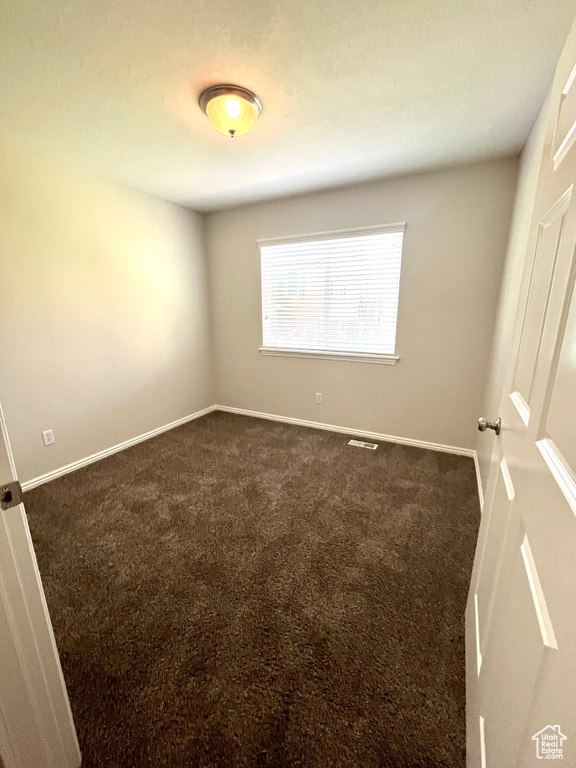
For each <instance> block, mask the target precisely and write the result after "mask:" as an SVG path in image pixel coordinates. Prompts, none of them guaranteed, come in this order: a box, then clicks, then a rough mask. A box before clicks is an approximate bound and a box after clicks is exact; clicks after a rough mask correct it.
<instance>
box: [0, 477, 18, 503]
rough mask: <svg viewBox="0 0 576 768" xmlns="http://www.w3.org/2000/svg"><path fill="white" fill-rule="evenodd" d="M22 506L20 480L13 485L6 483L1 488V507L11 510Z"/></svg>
mask: <svg viewBox="0 0 576 768" xmlns="http://www.w3.org/2000/svg"><path fill="white" fill-rule="evenodd" d="M18 504H22V486H21V485H20V483H19V482H18V480H14V482H13V483H4V484H3V485H1V486H0V507H2V509H10V508H11V507H15V506H17V505H18Z"/></svg>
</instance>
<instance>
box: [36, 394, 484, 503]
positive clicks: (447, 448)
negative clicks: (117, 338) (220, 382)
mask: <svg viewBox="0 0 576 768" xmlns="http://www.w3.org/2000/svg"><path fill="white" fill-rule="evenodd" d="M212 411H224V412H225V413H236V414H239V415H241V416H253V417H254V418H257V419H268V420H270V421H280V422H283V423H285V424H297V425H298V426H301V427H310V428H312V429H324V430H326V431H328V432H339V433H342V434H346V435H355V436H356V437H366V438H370V439H372V440H379V441H381V442H387V443H399V444H400V445H409V446H412V447H414V448H425V449H427V450H430V451H442V452H443V453H455V454H457V455H459V456H470V457H471V458H473V459H474V465H475V468H476V478H477V482H478V495H479V497H480V509H482V507H483V505H484V494H483V492H482V481H481V478H480V468H479V465H478V457H477V455H476V451H475V450H473V449H472V448H460V447H458V446H456V445H443V444H442V443H430V442H427V441H425V440H414V439H412V438H407V437H398V435H384V434H382V433H381V432H368V431H366V430H363V429H354V428H353V427H341V426H338V425H336V424H323V423H321V422H318V421H307V420H305V419H294V418H291V417H290V416H279V415H277V414H274V413H262V412H261V411H249V410H247V409H246V408H231V407H230V406H227V405H211V406H209V407H208V408H203V409H202V410H201V411H196V413H192V414H190V415H189V416H184V418H182V419H178V420H177V421H172V422H171V423H170V424H165V425H164V426H162V427H158V428H157V429H153V430H151V431H150V432H146V433H145V434H143V435H138V437H133V438H131V439H130V440H125V441H124V442H123V443H119V444H118V445H114V446H112V447H111V448H106V449H105V450H103V451H99V452H98V453H94V454H92V455H91V456H86V458H84V459H79V460H78V461H74V462H72V463H71V464H67V465H66V466H64V467H60V468H59V469H55V470H53V471H52V472H47V473H46V474H45V475H40V476H39V477H35V478H33V479H32V480H27V481H26V482H24V483H22V490H23V491H30V490H32V488H37V487H38V486H39V485H42V484H43V483H48V482H49V481H50V480H55V479H56V478H57V477H62V475H67V474H68V473H69V472H74V470H76V469H80V468H81V467H85V466H87V465H88V464H93V463H94V462H95V461H99V460H100V459H104V458H106V456H111V455H112V454H114V453H118V452H119V451H123V450H124V449H125V448H130V447H131V446H133V445H137V444H138V443H141V442H143V441H144V440H149V439H150V438H151V437H155V436H156V435H160V434H162V432H167V431H168V430H170V429H174V428H175V427H179V426H181V425H182V424H186V423H187V422H189V421H194V419H199V418H200V417H201V416H205V415H206V414H208V413H212Z"/></svg>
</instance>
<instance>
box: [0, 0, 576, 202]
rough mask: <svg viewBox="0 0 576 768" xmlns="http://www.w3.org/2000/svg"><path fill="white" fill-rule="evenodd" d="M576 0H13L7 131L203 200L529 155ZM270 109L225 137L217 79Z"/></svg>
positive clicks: (166, 192)
mask: <svg viewBox="0 0 576 768" xmlns="http://www.w3.org/2000/svg"><path fill="white" fill-rule="evenodd" d="M575 15H576V0H346V1H343V0H341V1H340V2H339V1H338V0H4V2H3V3H2V8H1V10H0V133H3V134H4V135H6V136H8V137H10V138H11V139H12V140H15V141H17V142H19V143H20V144H24V145H26V146H28V147H30V148H32V149H34V150H36V151H40V152H42V153H44V154H49V155H52V156H55V157H57V158H61V159H66V160H68V161H70V162H72V163H74V164H75V165H77V166H80V167H82V168H84V169H87V170H89V171H92V172H95V173H98V174H100V175H102V176H105V177H108V178H111V179H114V180H115V181H118V182H120V183H123V184H126V185H129V186H130V187H134V188H137V189H141V190H144V191H146V192H150V193H153V194H155V195H159V196H161V197H164V198H166V199H169V200H174V201H176V202H180V203H183V204H185V205H189V206H191V207H193V208H196V209H198V210H214V209H216V208H220V207H225V206H229V205H233V204H236V203H239V202H244V201H248V200H255V199H261V198H264V197H269V196H277V195H283V194H289V193H294V192H301V191H305V190H311V189H319V188H322V187H326V186H332V185H339V184H345V183H349V182H354V181H360V180H364V179H370V178H375V177H378V176H383V175H388V174H397V173H403V172H406V171H413V170H417V169H422V168H429V167H435V166H440V165H445V164H449V163H456V162H461V161H466V160H476V159H482V158H487V157H495V156H498V155H504V154H509V153H512V152H516V151H518V150H520V149H521V147H522V146H523V144H524V142H525V140H526V137H527V135H528V132H529V129H530V127H531V125H532V123H533V121H534V119H535V116H536V114H537V112H538V109H539V107H540V105H541V103H542V100H543V98H544V95H545V93H546V90H547V87H548V85H549V83H550V80H551V78H552V75H553V71H554V66H555V63H556V60H557V57H558V55H559V53H560V50H561V48H562V44H563V42H564V39H565V37H566V35H567V33H568V30H569V26H570V23H571V21H572V18H573V17H574V16H575ZM218 82H233V83H238V84H240V85H243V86H245V87H248V88H251V89H252V90H254V91H255V92H256V93H257V94H258V95H259V96H260V97H261V99H262V101H263V104H264V112H263V114H262V116H261V118H260V119H259V120H258V122H257V123H256V125H255V127H254V129H253V130H252V131H251V133H249V134H247V135H246V136H243V137H239V138H237V139H228V138H227V137H225V136H222V135H220V134H218V133H216V131H214V129H213V128H212V127H211V126H210V124H209V123H208V120H207V119H206V117H205V115H204V114H203V113H202V112H201V111H200V109H199V107H198V106H197V97H198V94H199V92H200V91H201V90H202V89H203V88H205V87H206V86H207V85H211V84H213V83H218Z"/></svg>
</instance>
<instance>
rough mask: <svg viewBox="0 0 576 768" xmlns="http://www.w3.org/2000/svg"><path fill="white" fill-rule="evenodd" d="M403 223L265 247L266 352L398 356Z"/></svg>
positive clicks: (268, 243) (269, 242) (262, 246)
mask: <svg viewBox="0 0 576 768" xmlns="http://www.w3.org/2000/svg"><path fill="white" fill-rule="evenodd" d="M403 234H404V224H395V225H391V226H386V227H378V228H371V229H365V230H347V231H342V232H329V233H322V234H319V235H310V236H306V237H299V238H294V239H281V240H280V239H279V240H262V241H259V245H260V253H261V263H262V325H263V347H264V349H281V350H294V351H303V352H314V351H315V352H320V353H322V352H324V353H335V352H337V353H349V354H354V353H356V354H372V355H394V352H395V347H396V318H397V315H398V291H399V288H400V263H401V259H402V238H403Z"/></svg>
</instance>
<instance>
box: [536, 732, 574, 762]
mask: <svg viewBox="0 0 576 768" xmlns="http://www.w3.org/2000/svg"><path fill="white" fill-rule="evenodd" d="M567 738H568V737H567V736H564V734H563V733H562V731H561V730H560V726H559V725H547V726H546V728H542V730H541V731H538V733H535V734H534V736H532V740H533V741H535V742H536V757H537V758H538V760H562V759H563V758H564V750H563V748H562V744H563V743H564V742H565V741H566V739H567Z"/></svg>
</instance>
